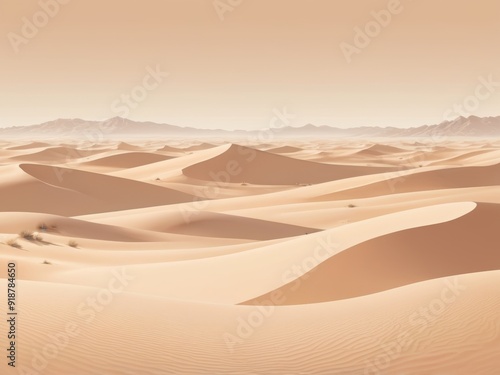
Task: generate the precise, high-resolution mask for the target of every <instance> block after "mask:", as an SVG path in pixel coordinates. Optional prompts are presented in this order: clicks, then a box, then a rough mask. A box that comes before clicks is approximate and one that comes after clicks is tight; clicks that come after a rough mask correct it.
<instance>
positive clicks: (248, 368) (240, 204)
mask: <svg viewBox="0 0 500 375" xmlns="http://www.w3.org/2000/svg"><path fill="white" fill-rule="evenodd" d="M0 176H1V179H0V258H1V259H2V262H1V264H2V267H0V289H1V290H2V298H1V299H0V307H1V310H2V311H5V309H6V302H7V298H6V291H7V264H8V263H9V262H15V263H16V264H17V279H18V285H17V294H18V297H17V298H18V300H17V310H18V313H19V315H18V323H17V324H18V327H17V329H18V338H17V350H18V353H17V365H16V368H15V369H14V368H8V367H7V366H3V367H2V374H6V375H7V374H36V375H38V374H49V375H52V374H53V375H80V374H81V375H83V374H85V375H103V374H106V375H123V374H134V375H160V374H185V375H198V374H200V375H201V374H211V375H215V374H221V375H222V374H227V375H232V374H235V375H236V374H240V375H243V374H287V375H288V374H301V375H306V374H324V375H331V374H341V375H351V374H352V375H357V374H359V375H367V374H394V375H400V374H401V375H402V374H405V375H409V374H432V375H438V374H439V375H445V374H446V375H451V374H467V375H470V374H497V373H498V371H499V370H498V369H499V368H500V231H499V228H500V188H499V185H500V141H498V140H495V139H487V140H480V139H449V140H446V139H440V140H439V141H432V140H430V139H429V140H425V139H421V140H419V141H418V142H417V141H415V140H408V139H406V140H405V139H401V140H396V139H385V140H384V139H377V140H369V139H368V140H363V139H355V140H342V141H340V140H337V141H335V140H331V141H329V140H325V139H323V140H317V141H316V140H310V139H309V140H303V141H299V140H295V141H289V142H286V141H280V142H278V141H276V142H272V141H270V142H266V143H265V144H264V143H261V144H259V143H244V142H240V143H221V142H217V141H216V140H209V141H207V142H203V143H202V142H195V141H192V140H186V141H179V140H177V141H176V142H170V141H168V140H164V141H161V140H149V141H145V140H141V141H138V140H133V139H130V140H126V141H123V142H104V143H102V144H81V143H78V142H66V143H55V142H52V141H43V142H42V141H36V142H35V141H34V142H29V141H5V142H2V144H1V146H0ZM30 235H31V236H30ZM0 321H1V323H0V331H1V332H2V337H3V335H4V332H5V333H6V332H7V331H8V326H7V322H6V319H3V318H2V319H1V320H0ZM2 342H5V341H3V340H2ZM2 350H4V348H3V347H2Z"/></svg>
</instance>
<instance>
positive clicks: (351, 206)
mask: <svg viewBox="0 0 500 375" xmlns="http://www.w3.org/2000/svg"><path fill="white" fill-rule="evenodd" d="M347 207H349V208H354V207H356V205H355V204H352V203H351V204H350V205H349V206H347Z"/></svg>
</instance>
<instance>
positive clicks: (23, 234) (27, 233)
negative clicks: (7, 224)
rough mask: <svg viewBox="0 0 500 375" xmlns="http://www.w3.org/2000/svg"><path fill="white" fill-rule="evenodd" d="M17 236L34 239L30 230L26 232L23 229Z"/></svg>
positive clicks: (29, 239)
mask: <svg viewBox="0 0 500 375" xmlns="http://www.w3.org/2000/svg"><path fill="white" fill-rule="evenodd" d="M19 237H21V238H24V239H25V240H27V241H35V235H34V234H33V233H32V232H28V231H26V230H23V231H22V232H21V233H19Z"/></svg>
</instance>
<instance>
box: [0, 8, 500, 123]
mask: <svg viewBox="0 0 500 375" xmlns="http://www.w3.org/2000/svg"><path fill="white" fill-rule="evenodd" d="M56 1H59V2H57V3H54V2H56ZM66 2H67V4H62V3H66ZM397 2H398V1H397V0H391V1H379V0H359V1H347V0H345V1H337V0H243V1H241V2H240V4H238V3H239V1H238V0H216V2H215V5H217V6H218V12H217V10H216V7H215V6H214V1H213V0H141V1H139V0H136V1H130V0H119V1H118V0H71V1H68V0H64V1H63V0H23V1H14V0H6V1H2V2H1V3H0V35H1V36H2V37H1V39H0V64H1V69H0V85H1V89H0V126H12V125H27V124H32V123H39V122H43V121H48V120H52V119H55V118H61V117H62V118H75V117H78V118H85V119H105V118H109V117H112V116H116V115H125V116H126V117H128V118H130V119H133V120H150V121H157V122H166V123H171V124H176V125H183V126H195V127H204V128H215V127H217V128H227V129H231V128H245V129H261V128H265V127H266V126H269V123H270V121H271V119H272V118H273V116H274V115H273V110H275V109H283V108H285V107H286V109H287V111H288V112H290V113H292V114H294V115H295V116H296V117H295V118H294V120H293V121H292V123H291V125H294V126H299V125H303V124H306V123H314V124H317V125H322V124H326V125H332V126H341V127H350V126H358V125H380V126H400V127H408V126H415V125H423V124H431V123H438V122H440V121H442V120H443V118H444V117H445V116H447V117H449V116H450V115H453V116H454V115H455V114H456V115H457V116H458V114H460V112H461V111H462V112H463V113H464V114H474V115H479V116H489V115H491V116H492V115H500V108H499V103H500V100H499V99H500V49H499V48H498V45H499V41H500V40H499V39H500V1H497V0H476V1H471V0H470V1H469V0H467V1H465V0H440V1H435V0H418V1H417V0H401V1H400V4H399V5H397ZM43 3H45V4H49V5H50V6H49V7H46V6H44V7H42V5H41V4H43ZM54 4H59V5H57V7H58V8H59V9H57V8H56V7H54ZM224 4H226V5H224ZM231 4H232V5H231ZM43 8H46V9H48V10H43ZM380 11H382V13H383V15H385V16H387V14H391V19H390V21H389V22H386V21H384V23H387V24H386V25H382V26H380V23H382V22H383V21H376V20H375V17H374V15H373V13H372V12H380ZM47 13H51V14H50V15H47ZM24 17H25V19H28V20H30V21H33V18H35V21H34V23H35V26H34V27H35V30H30V29H29V27H27V26H25V27H24V30H23V25H24V24H25V21H24V20H23V18H24ZM375 22H378V25H377V24H376V23H375ZM37 24H38V26H37ZM356 27H359V28H360V29H366V28H367V31H368V32H369V33H370V34H371V36H368V42H369V44H368V45H367V46H364V45H362V44H359V43H358V44H356V43H355V42H354V40H355V36H356V31H355V28H356ZM30 32H31V34H30ZM34 33H36V35H32V34H34ZM358 39H359V38H358ZM358 42H359V40H358ZM368 42H367V40H365V43H368ZM342 43H344V44H342ZM348 44H349V46H347V45H348ZM343 49H344V50H346V49H349V50H350V51H354V50H356V52H357V53H353V54H351V55H350V56H347V57H348V58H346V52H345V51H343ZM16 50H17V51H16ZM348 60H351V61H350V62H348ZM148 69H150V70H151V69H152V70H157V69H159V70H161V71H162V72H168V73H169V74H168V77H166V76H165V75H166V74H160V75H159V78H158V82H157V81H155V80H154V78H153V77H148V75H151V73H148ZM157 75H158V74H157ZM489 76H490V77H491V79H492V80H493V81H494V82H499V84H497V86H498V87H495V85H494V84H490V86H491V87H489V88H490V90H489V91H488V88H486V87H482V86H484V84H482V83H480V82H481V77H483V79H484V80H487V79H488V77H489ZM160 81H161V82H160ZM478 86H481V87H479V88H478ZM132 93H133V95H131V94H132ZM123 95H130V99H128V100H127V99H124V97H123ZM478 95H479V98H478ZM477 98H478V99H477ZM464 104H465V106H463V105H464ZM455 105H459V106H461V107H464V108H463V109H462V110H460V109H454V106H455Z"/></svg>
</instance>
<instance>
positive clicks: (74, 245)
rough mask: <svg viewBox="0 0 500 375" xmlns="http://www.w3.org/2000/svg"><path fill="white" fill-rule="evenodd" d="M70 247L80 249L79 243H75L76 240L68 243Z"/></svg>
mask: <svg viewBox="0 0 500 375" xmlns="http://www.w3.org/2000/svg"><path fill="white" fill-rule="evenodd" d="M68 246H71V247H78V242H76V241H74V240H71V241H68Z"/></svg>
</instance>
